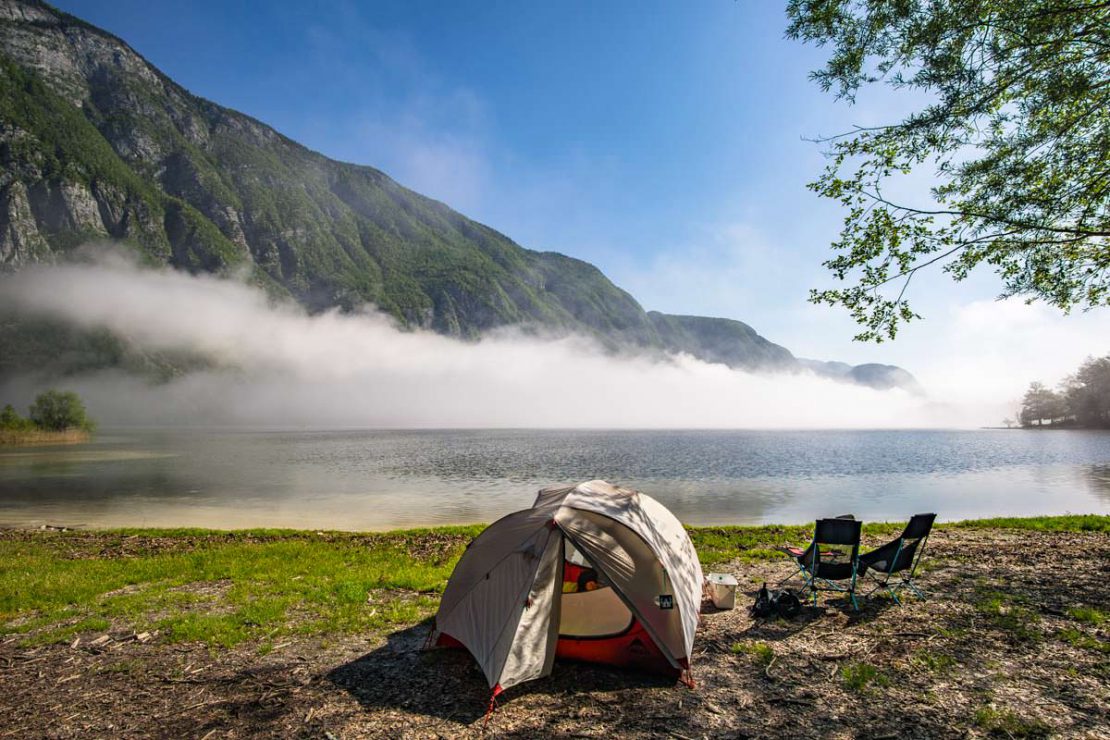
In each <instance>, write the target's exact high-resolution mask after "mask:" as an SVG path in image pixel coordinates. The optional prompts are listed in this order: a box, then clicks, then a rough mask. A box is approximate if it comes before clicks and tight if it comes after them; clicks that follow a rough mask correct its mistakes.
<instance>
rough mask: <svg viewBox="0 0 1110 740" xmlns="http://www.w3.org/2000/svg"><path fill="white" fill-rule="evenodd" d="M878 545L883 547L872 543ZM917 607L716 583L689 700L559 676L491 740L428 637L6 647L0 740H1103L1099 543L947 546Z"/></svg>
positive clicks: (937, 535) (578, 674) (422, 627)
mask: <svg viewBox="0 0 1110 740" xmlns="http://www.w3.org/2000/svg"><path fill="white" fill-rule="evenodd" d="M870 544H878V543H870ZM925 563H926V566H927V569H926V572H925V573H923V574H922V575H921V578H920V584H921V586H922V587H923V588H925V589H926V590H927V591H928V593H929V595H930V598H929V599H928V600H927V601H919V600H909V601H908V602H907V603H906V604H905V605H904V606H898V605H895V604H893V603H892V602H891V601H890V600H888V599H875V600H872V601H869V602H866V603H864V604H863V607H862V609H861V610H860V612H859V613H854V612H852V611H851V609H850V608H848V607H846V605H845V604H843V603H842V602H839V601H835V600H823V601H822V603H821V605H820V606H819V607H818V608H816V609H814V608H811V607H810V608H807V609H806V610H805V611H804V612H803V614H802V615H801V616H799V617H798V618H796V619H795V620H793V621H789V622H787V621H782V620H777V621H762V620H753V618H752V617H751V616H750V615H749V614H748V611H747V606H748V604H750V602H751V600H752V598H753V597H754V593H755V590H756V588H758V585H759V583H760V582H761V581H763V580H772V581H773V580H776V579H777V578H778V577H780V576H781V575H783V574H785V573H786V572H787V571H788V568H787V565H788V563H787V561H786V559H785V557H784V559H783V561H782V562H765V561H764V562H741V561H739V560H738V561H734V562H732V563H729V564H726V565H724V566H717V567H715V568H714V570H716V571H721V572H729V573H733V574H734V575H736V576H737V577H738V578H739V580H740V583H741V590H742V591H744V592H745V593H743V594H742V595H740V596H739V597H738V608H737V609H735V610H733V611H724V612H714V611H713V610H712V609H711V608H707V610H706V613H705V614H704V617H703V624H702V626H701V628H700V630H699V632H698V637H697V641H696V646H695V657H694V661H693V674H694V679H695V681H696V686H695V688H693V689H690V688H687V687H685V686H683V685H681V684H675V683H673V682H670V681H664V680H661V679H656V678H653V677H651V676H646V675H640V674H636V673H630V672H621V671H617V670H609V669H605V668H602V667H599V666H592V665H587V664H573V663H556V666H555V670H554V672H553V674H552V675H551V676H550V677H549V678H546V679H543V680H539V681H533V682H530V683H527V684H524V685H521V686H518V687H515V688H513V689H511V690H509V691H508V692H507V693H506V694H505V695H503V696H502V697H501V698H500V700H499V702H498V706H497V708H496V711H495V712H494V713H493V715H492V716H491V717H490V719H489V721H488V725H487V726H485V727H484V715H485V712H486V708H487V703H488V699H489V691H488V689H487V688H486V685H485V681H484V678H483V676H482V674H481V672H480V671H479V669H478V668H477V666H476V664H475V663H474V661H473V660H472V659H471V658H470V656H469V655H468V654H467V653H465V652H463V651H456V650H432V651H424V650H422V649H421V647H422V644H423V642H424V639H425V635H426V634H427V631H428V627H429V625H428V623H427V622H424V623H421V624H418V625H413V626H410V627H408V628H406V629H402V630H399V631H396V632H394V633H392V634H385V635H374V636H363V637H343V638H329V639H328V640H321V639H320V638H313V639H303V640H300V641H290V642H286V643H281V644H279V645H277V646H275V649H274V650H273V651H272V652H270V653H268V654H266V655H259V654H258V652H259V651H258V649H257V646H251V645H241V646H239V647H237V648H234V649H229V650H210V649H209V648H207V647H203V646H188V645H180V644H179V645H169V644H165V643H162V642H160V641H159V639H158V637H157V635H154V636H149V637H148V636H146V635H143V636H141V639H140V637H137V636H135V635H131V634H118V633H117V634H113V633H109V634H108V635H92V634H90V635H84V636H82V637H81V639H80V641H79V642H76V643H75V644H70V645H53V646H47V647H40V648H33V649H28V648H22V647H19V642H20V639H21V637H22V636H20V635H11V636H8V637H4V638H0V737H27V738H32V737H33V738H40V737H42V738H75V737H82V738H84V737H182V738H184V737H192V738H205V739H209V740H210V739H213V738H225V737H228V738H230V737H269V736H273V737H317V738H361V737H470V736H482V735H485V736H487V737H520V738H532V737H565V738H584V737H674V738H687V739H693V738H747V737H867V738H872V739H876V740H877V739H878V738H902V737H907V738H914V737H921V738H926V737H929V738H932V737H984V736H991V735H994V736H999V737H1018V736H1047V735H1052V736H1060V737H1090V738H1110V652H1108V650H1110V625H1108V624H1107V623H1106V622H1101V623H1099V621H1098V619H1099V618H1098V617H1097V616H1096V617H1095V618H1093V619H1092V618H1087V619H1082V618H1077V617H1076V616H1075V614H1076V613H1075V609H1076V607H1093V608H1095V609H1097V610H1099V612H1101V613H1102V614H1105V613H1106V612H1107V611H1110V585H1108V584H1107V580H1106V579H1107V577H1110V537H1107V536H1106V535H1104V534H1093V533H1040V532H1030V531H1016V530H976V529H942V530H940V531H937V532H934V534H933V537H932V538H931V539H930V541H929V549H928V552H927V554H926V558H925Z"/></svg>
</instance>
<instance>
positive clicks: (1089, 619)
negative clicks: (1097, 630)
mask: <svg viewBox="0 0 1110 740" xmlns="http://www.w3.org/2000/svg"><path fill="white" fill-rule="evenodd" d="M1068 616H1069V617H1071V618H1072V619H1074V620H1075V621H1077V622H1083V623H1084V624H1089V625H1091V626H1092V627H1098V626H1099V625H1101V624H1103V623H1105V622H1106V621H1107V619H1108V617H1107V615H1106V612H1104V611H1099V610H1098V609H1096V608H1094V607H1093V606H1076V607H1072V608H1071V609H1068Z"/></svg>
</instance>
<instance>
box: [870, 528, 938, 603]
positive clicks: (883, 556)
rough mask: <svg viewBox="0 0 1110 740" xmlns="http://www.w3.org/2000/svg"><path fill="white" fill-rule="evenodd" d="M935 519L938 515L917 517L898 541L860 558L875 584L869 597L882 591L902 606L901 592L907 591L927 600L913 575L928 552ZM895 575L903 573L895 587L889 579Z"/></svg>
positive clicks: (892, 541)
mask: <svg viewBox="0 0 1110 740" xmlns="http://www.w3.org/2000/svg"><path fill="white" fill-rule="evenodd" d="M936 518H937V515H936V514H914V515H913V517H912V518H911V519H910V521H909V523H908V524H906V528H905V529H904V530H902V534H900V535H898V538H897V539H894V540H891V541H890V542H888V543H886V544H885V545H883V546H882V547H879V548H877V549H875V550H872V551H871V552H868V553H864V554H863V555H860V556H859V561H860V565H861V566H862V567H863V569H864V570H865V571H866V572H867V573H868V574H869V575H870V577H871V578H872V580H874V581H875V584H876V585H875V587H874V588H873V589H871V590H870V591H868V592H867V594H866V595H867V596H870V595H871V594H873V593H875V592H876V591H878V590H879V589H886V591H887V593H889V594H890V596H891V598H892V599H894V603H895V604H899V605H901V603H902V602H901V601H899V600H898V591H899V590H901V589H903V588H907V589H909V590H910V591H913V592H914V593H915V594H916V595H917V596H918V597H919V598H922V599H924V598H925V594H924V593H923V592H922V591H921V589H919V588H918V587H917V584H915V583H914V582H913V576H914V573H916V572H917V564H918V563H920V562H921V555H922V553H924V552H925V541H926V540H928V539H929V532H930V531H932V529H933V522H934V521H935V520H936ZM895 573H900V574H901V581H899V582H898V583H896V584H894V585H893V586H892V585H891V584H890V580H891V578H893V577H894V574H895Z"/></svg>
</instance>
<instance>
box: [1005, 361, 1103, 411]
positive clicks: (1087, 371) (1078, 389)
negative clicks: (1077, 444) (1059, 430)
mask: <svg viewBox="0 0 1110 740" xmlns="http://www.w3.org/2000/svg"><path fill="white" fill-rule="evenodd" d="M1018 421H1019V422H1020V423H1021V426H1022V427H1026V428H1040V427H1070V428H1079V429H1110V355H1107V356H1106V357H1099V358H1088V359H1087V361H1086V362H1084V363H1083V364H1082V365H1080V366H1079V370H1077V371H1076V372H1075V374H1074V375H1069V376H1068V377H1067V378H1065V379H1064V381H1063V382H1062V383H1060V385H1059V387H1058V388H1057V389H1056V390H1052V389H1051V388H1048V387H1046V386H1045V385H1044V384H1043V383H1039V382H1034V383H1030V384H1029V390H1027V391H1026V392H1025V396H1024V397H1023V398H1022V401H1021V411H1020V412H1019V413H1018Z"/></svg>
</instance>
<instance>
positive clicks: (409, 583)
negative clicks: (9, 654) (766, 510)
mask: <svg viewBox="0 0 1110 740" xmlns="http://www.w3.org/2000/svg"><path fill="white" fill-rule="evenodd" d="M996 521H1004V522H1007V525H1006V526H1018V527H1024V528H1028V529H1052V530H1053V531H1060V530H1061V529H1063V528H1068V527H1070V528H1072V529H1074V530H1082V531H1110V525H1108V524H1107V523H1110V517H1040V518H1036V519H1028V520H996ZM1015 521H1016V522H1019V524H1012V522H1015ZM1099 522H1102V523H1101V524H1100V523H1099ZM947 526H975V523H968V522H961V523H959V524H955V525H947ZM1000 526H1001V525H1000ZM482 529H483V527H482V526H480V525H478V526H470V527H441V528H435V529H417V530H403V531H396V532H387V533H373V534H358V533H345V532H305V531H297V530H281V529H252V530H241V531H234V532H221V531H214V530H204V529H117V530H107V531H102V532H97V533H95V535H92V536H90V534H89V533H85V532H64V533H56V534H52V535H50V536H43V537H38V536H31V537H19V538H7V539H0V634H20V635H23V638H22V641H23V644H26V645H35V644H43V643H51V642H64V641H71V640H72V639H73V638H74V637H75V636H78V635H82V634H85V633H95V632H104V631H107V630H109V629H111V630H134V631H135V632H148V631H149V632H153V631H155V630H157V631H158V634H159V637H160V639H163V640H166V641H170V642H180V641H189V642H193V641H196V642H202V643H206V644H208V645H211V646H213V647H231V646H234V645H238V644H240V643H244V642H248V641H251V642H254V643H255V644H256V645H257V646H258V649H260V650H266V649H268V648H267V645H270V644H272V643H273V642H274V641H276V640H278V639H281V638H282V637H284V636H291V635H292V636H297V635H300V636H327V635H329V634H344V633H355V632H363V631H372V630H378V629H385V628H389V627H392V626H395V625H399V624H413V623H416V622H418V621H420V620H421V619H422V618H424V617H427V616H429V615H430V614H432V613H433V611H434V609H435V608H436V605H437V603H438V595H439V593H440V592H442V590H443V588H444V586H445V585H446V583H447V579H448V578H449V577H450V574H451V571H452V569H453V568H454V565H455V563H456V561H457V560H458V558H459V556H460V555H461V554H462V552H463V550H464V548H465V546H466V544H467V543H468V542H469V541H470V539H472V538H473V537H474V536H476V535H477V534H478V533H479V532H481V531H482ZM900 529H901V525H900V524H896V523H884V524H870V525H865V526H864V532H865V533H867V534H868V535H871V536H874V537H876V538H885V537H889V536H892V535H893V534H896V533H897V532H898V531H900ZM810 531H811V529H810V527H809V526H766V527H697V528H691V529H690V534H691V537H692V539H693V541H694V545H695V547H696V548H697V550H698V554H699V556H700V558H701V561H702V565H703V566H704V567H706V568H708V567H710V566H712V565H714V564H716V563H721V562H727V561H729V560H733V559H736V558H740V559H749V560H764V559H766V560H769V559H772V558H776V559H777V558H782V557H783V556H782V555H781V554H780V553H777V552H775V551H774V550H773V549H771V548H772V547H774V546H776V545H779V544H782V543H784V542H795V543H801V542H804V541H805V540H806V538H807V537H809V535H810ZM783 560H784V564H785V558H783ZM976 607H977V609H978V610H979V611H980V613H982V614H983V615H984V616H986V617H987V618H988V620H989V621H990V623H991V624H992V625H994V626H995V627H997V628H998V629H1002V630H1004V631H1006V632H1008V633H1009V634H1010V635H1011V636H1013V638H1014V639H1017V640H1020V641H1028V640H1036V639H1040V637H1041V632H1040V630H1039V629H1038V627H1037V622H1038V618H1037V615H1036V614H1034V613H1033V612H1031V611H1030V610H1028V609H1026V608H1025V607H1024V606H1023V605H1022V604H1021V603H1019V601H1018V600H1016V598H1015V597H1014V596H1013V595H1012V594H1008V593H1007V592H1006V591H1005V590H1002V589H1001V588H994V587H990V586H989V584H981V586H980V588H979V589H978V591H977V594H976ZM1069 615H1070V616H1071V618H1072V619H1074V620H1076V621H1077V622H1079V623H1082V624H1087V625H1091V626H1098V625H1101V624H1103V623H1104V622H1105V620H1106V614H1104V613H1103V612H1100V611H1098V610H1097V609H1094V608H1092V607H1087V606H1077V607H1074V608H1073V609H1072V610H1071V611H1070V612H1069ZM1075 632H1076V634H1074V635H1073V634H1072V633H1071V632H1067V633H1066V634H1063V633H1061V635H1060V636H1061V639H1063V640H1065V641H1069V642H1072V643H1073V644H1077V645H1080V646H1082V647H1089V648H1092V649H1099V650H1104V648H1103V647H1099V646H1103V645H1104V644H1105V643H1102V642H1100V641H1098V640H1096V639H1095V638H1093V637H1091V636H1089V635H1087V634H1085V633H1083V632H1080V631H1078V630H1076V631H1075ZM739 650H740V651H742V652H747V653H748V654H750V655H752V656H753V658H754V659H755V660H756V662H757V663H760V664H761V665H762V664H768V663H769V662H770V661H771V660H772V659H773V658H774V651H773V649H772V648H771V647H770V646H768V645H765V644H763V643H755V644H754V645H751V646H745V647H742V648H739ZM921 660H922V661H924V662H925V665H926V667H928V668H930V670H940V669H942V668H944V665H943V663H944V660H945V659H944V658H943V657H936V658H925V657H922V658H921ZM852 670H853V671H857V672H859V673H858V675H857V674H856V673H853V674H851V677H850V678H849V677H847V676H846V677H845V680H846V681H849V682H850V683H853V684H854V683H856V682H859V681H862V684H861V685H866V684H868V683H870V682H872V680H873V679H874V677H873V676H870V677H869V676H867V671H866V669H865V668H853V669H852Z"/></svg>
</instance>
